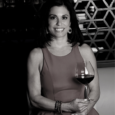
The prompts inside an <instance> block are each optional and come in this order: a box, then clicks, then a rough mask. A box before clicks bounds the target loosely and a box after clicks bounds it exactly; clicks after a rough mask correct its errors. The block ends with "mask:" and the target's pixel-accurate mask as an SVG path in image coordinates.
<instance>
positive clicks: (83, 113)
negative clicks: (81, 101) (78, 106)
mask: <svg viewBox="0 0 115 115" xmlns="http://www.w3.org/2000/svg"><path fill="white" fill-rule="evenodd" d="M71 115H87V109H86V110H85V111H83V112H77V113H72V114H71Z"/></svg>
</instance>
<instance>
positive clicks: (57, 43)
mask: <svg viewBox="0 0 115 115" xmlns="http://www.w3.org/2000/svg"><path fill="white" fill-rule="evenodd" d="M68 45H70V44H69V43H68V41H67V38H58V39H53V40H52V41H51V43H50V47H52V48H62V47H65V46H68Z"/></svg>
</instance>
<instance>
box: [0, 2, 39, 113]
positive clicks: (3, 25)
mask: <svg viewBox="0 0 115 115" xmlns="http://www.w3.org/2000/svg"><path fill="white" fill-rule="evenodd" d="M11 5H13V3H12V4H10V3H9V4H7V3H6V6H4V7H2V8H0V66H1V75H0V76H1V78H2V79H1V80H0V81H1V89H2V90H1V101H0V105H2V107H3V108H2V109H1V112H2V111H3V113H2V114H3V115H7V114H8V115H9V114H11V115H27V114H28V104H27V58H28V54H29V52H30V51H31V50H32V49H33V48H34V47H36V46H37V45H38V44H37V43H38V42H37V39H38V28H37V27H38V26H39V25H38V22H39V17H38V16H37V14H36V13H37V12H36V10H35V9H34V7H33V4H31V3H23V2H21V1H20V2H19V1H18V2H17V4H16V3H15V7H12V6H11Z"/></svg>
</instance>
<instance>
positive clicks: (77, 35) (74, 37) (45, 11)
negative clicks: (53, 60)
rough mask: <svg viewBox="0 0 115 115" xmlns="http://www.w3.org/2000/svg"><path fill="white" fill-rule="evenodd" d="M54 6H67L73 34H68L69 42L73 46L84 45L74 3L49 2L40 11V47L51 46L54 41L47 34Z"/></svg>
mask: <svg viewBox="0 0 115 115" xmlns="http://www.w3.org/2000/svg"><path fill="white" fill-rule="evenodd" d="M53 6H65V7H66V8H67V10H68V11H69V13H70V22H71V29H72V33H71V34H68V42H69V43H70V44H72V46H74V45H75V44H77V43H80V45H82V44H83V40H84V39H83V35H82V33H81V30H80V29H79V26H78V21H77V17H76V13H75V10H74V8H73V5H72V2H71V1H70V0H47V1H46V2H45V3H44V4H43V6H42V8H41V10H40V18H41V20H40V38H39V43H40V44H39V45H40V47H45V45H46V44H48V45H50V42H51V41H52V39H51V38H50V35H49V34H47V33H46V29H47V27H48V16H49V12H50V9H51V8H52V7H53Z"/></svg>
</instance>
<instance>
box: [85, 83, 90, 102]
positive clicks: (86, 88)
mask: <svg viewBox="0 0 115 115" xmlns="http://www.w3.org/2000/svg"><path fill="white" fill-rule="evenodd" d="M85 90H86V99H88V100H89V97H88V84H87V85H85Z"/></svg>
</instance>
